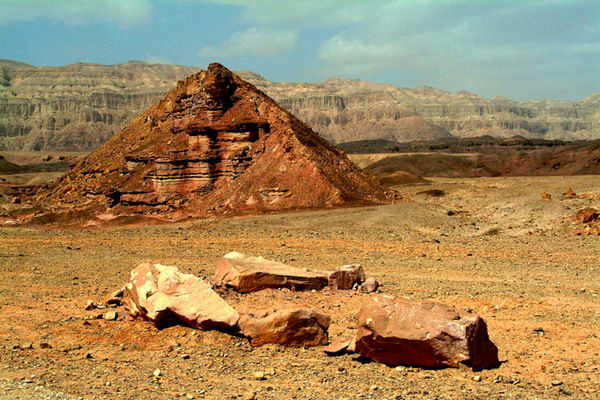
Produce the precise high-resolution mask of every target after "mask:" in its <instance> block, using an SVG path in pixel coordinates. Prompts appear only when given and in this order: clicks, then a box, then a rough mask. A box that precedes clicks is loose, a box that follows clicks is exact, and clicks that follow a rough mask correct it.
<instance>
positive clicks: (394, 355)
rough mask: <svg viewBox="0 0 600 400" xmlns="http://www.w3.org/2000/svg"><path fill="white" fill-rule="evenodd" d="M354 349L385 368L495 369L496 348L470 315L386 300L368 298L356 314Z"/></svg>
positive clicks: (483, 327)
mask: <svg viewBox="0 0 600 400" xmlns="http://www.w3.org/2000/svg"><path fill="white" fill-rule="evenodd" d="M356 319H357V320H358V331H357V333H356V337H355V341H356V345H355V350H356V352H357V353H360V354H361V355H363V356H365V357H367V358H370V359H372V360H375V361H378V362H382V363H385V364H388V365H410V366H419V367H428V368H439V367H458V366H459V364H462V365H466V366H468V367H470V368H472V369H473V370H480V369H483V368H488V367H493V366H495V365H497V364H498V362H499V361H498V349H497V348H496V346H495V345H494V344H493V343H492V342H491V341H490V339H489V337H488V333H487V326H486V324H485V322H484V321H483V319H481V318H479V317H478V316H476V315H471V314H468V313H464V312H460V313H459V312H457V311H455V310H453V309H451V308H449V307H447V306H445V305H442V304H438V303H433V302H428V301H413V300H407V299H404V298H401V297H395V296H390V295H378V296H374V297H373V298H371V299H370V300H368V301H367V302H365V303H364V304H363V306H362V308H361V310H360V311H359V312H358V314H357V316H356Z"/></svg>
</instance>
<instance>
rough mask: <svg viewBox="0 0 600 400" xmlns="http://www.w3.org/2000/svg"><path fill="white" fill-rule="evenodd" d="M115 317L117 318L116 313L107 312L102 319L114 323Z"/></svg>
mask: <svg viewBox="0 0 600 400" xmlns="http://www.w3.org/2000/svg"><path fill="white" fill-rule="evenodd" d="M117 316H118V314H117V312H116V311H109V312H107V313H106V314H104V319H105V320H107V321H116V320H117Z"/></svg>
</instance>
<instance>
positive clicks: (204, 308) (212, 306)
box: [123, 263, 239, 330]
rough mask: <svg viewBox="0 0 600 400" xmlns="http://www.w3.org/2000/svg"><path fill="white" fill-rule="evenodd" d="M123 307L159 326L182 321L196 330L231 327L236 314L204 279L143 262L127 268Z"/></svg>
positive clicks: (236, 317) (174, 268)
mask: <svg viewBox="0 0 600 400" xmlns="http://www.w3.org/2000/svg"><path fill="white" fill-rule="evenodd" d="M123 303H124V305H125V309H126V310H127V312H129V314H130V315H131V316H132V317H142V318H145V319H148V320H150V321H152V322H153V323H154V324H155V325H157V326H159V327H162V326H166V325H170V324H174V323H178V322H183V323H185V324H187V325H189V326H191V327H193V328H198V329H223V330H234V329H235V328H236V326H237V322H238V320H239V314H238V313H237V311H235V310H234V309H233V308H232V307H231V306H230V305H229V304H227V303H226V302H225V301H224V300H223V299H222V298H221V297H220V296H219V295H218V294H217V293H216V292H215V291H214V290H212V288H211V285H210V284H209V283H207V282H206V281H203V280H201V279H199V278H198V277H196V276H194V275H190V274H183V273H181V272H180V271H179V270H178V269H177V268H176V267H171V266H166V265H161V264H151V263H145V264H140V265H139V266H137V267H136V268H135V269H134V270H133V271H131V280H130V281H129V283H127V285H126V286H125V291H124V294H123Z"/></svg>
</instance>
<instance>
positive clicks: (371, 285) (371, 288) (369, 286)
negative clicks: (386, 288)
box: [359, 278, 379, 293]
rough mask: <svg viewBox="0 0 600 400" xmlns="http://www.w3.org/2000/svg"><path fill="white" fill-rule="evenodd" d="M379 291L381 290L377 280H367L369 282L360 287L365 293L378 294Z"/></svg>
mask: <svg viewBox="0 0 600 400" xmlns="http://www.w3.org/2000/svg"><path fill="white" fill-rule="evenodd" d="M377 289H379V282H377V281H376V280H375V278H367V280H365V281H364V282H363V284H362V285H360V287H359V290H360V291H361V292H365V293H373V292H376V291H377Z"/></svg>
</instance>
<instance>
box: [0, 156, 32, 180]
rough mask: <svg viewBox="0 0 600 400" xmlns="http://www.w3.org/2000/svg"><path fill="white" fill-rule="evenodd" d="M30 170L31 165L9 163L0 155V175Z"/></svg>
mask: <svg viewBox="0 0 600 400" xmlns="http://www.w3.org/2000/svg"><path fill="white" fill-rule="evenodd" d="M31 170H32V168H31V167H27V166H22V165H18V164H14V163H11V162H10V161H8V160H7V159H6V158H4V157H3V156H1V155H0V175H9V174H20V173H23V172H30V171H31Z"/></svg>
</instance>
